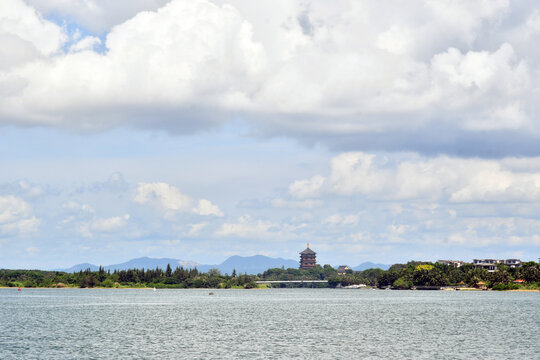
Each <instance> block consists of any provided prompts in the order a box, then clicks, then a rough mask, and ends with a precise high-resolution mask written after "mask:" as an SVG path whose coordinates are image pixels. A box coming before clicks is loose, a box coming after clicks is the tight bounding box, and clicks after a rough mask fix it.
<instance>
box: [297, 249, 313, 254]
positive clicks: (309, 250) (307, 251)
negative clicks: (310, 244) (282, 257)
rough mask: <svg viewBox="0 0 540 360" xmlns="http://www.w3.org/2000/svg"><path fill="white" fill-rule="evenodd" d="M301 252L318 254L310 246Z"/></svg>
mask: <svg viewBox="0 0 540 360" xmlns="http://www.w3.org/2000/svg"><path fill="white" fill-rule="evenodd" d="M300 254H316V252H315V251H313V250H311V249H310V248H306V250H304V251H302V252H301V253H300Z"/></svg>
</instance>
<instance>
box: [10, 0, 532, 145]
mask: <svg viewBox="0 0 540 360" xmlns="http://www.w3.org/2000/svg"><path fill="white" fill-rule="evenodd" d="M4 3H5V4H4ZM6 4H7V5H6ZM30 4H33V5H34V6H36V7H37V8H38V9H40V10H41V11H43V12H45V13H48V12H54V13H55V14H56V15H57V16H58V15H59V14H60V15H62V14H64V15H65V16H67V17H70V18H75V19H77V20H78V21H81V22H82V23H83V24H84V23H88V24H90V26H92V27H94V28H96V29H97V28H99V29H101V30H104V29H109V28H110V31H109V32H108V34H107V37H106V41H105V47H106V48H107V50H106V51H105V52H104V53H97V52H96V51H93V50H92V49H93V47H94V46H95V45H96V44H97V43H98V42H99V39H98V38H97V37H94V36H92V35H88V36H86V37H83V38H82V39H80V40H79V42H77V43H75V44H73V45H71V51H69V50H67V51H65V52H59V51H60V48H61V46H62V44H64V43H65V41H66V37H67V34H66V33H65V30H63V29H62V28H60V27H59V26H57V25H55V24H53V23H51V22H49V21H46V20H44V19H43V18H42V16H41V15H39V13H37V12H36V11H35V10H34V9H33V8H31V7H29V6H27V5H25V3H23V2H21V1H15V0H9V1H5V2H3V3H2V6H3V7H4V9H3V10H4V11H2V12H0V13H2V14H4V15H3V16H0V34H3V35H2V36H3V37H2V36H0V42H1V41H6V43H5V44H6V46H4V47H2V48H9V49H15V50H14V51H10V52H11V53H13V54H8V55H9V56H8V57H4V61H7V62H9V64H8V63H6V64H7V65H5V67H4V69H8V70H5V71H3V72H1V70H0V84H1V86H0V88H1V89H2V94H4V95H0V108H1V109H2V110H1V111H0V121H1V122H3V123H9V124H34V125H49V126H58V127H67V128H71V129H77V130H82V131H84V130H91V131H95V130H104V129H109V128H111V127H114V126H118V125H124V124H130V125H136V126H137V125H138V126H144V127H158V128H165V129H167V130H170V131H172V132H192V131H195V130H197V129H203V128H207V127H211V126H216V125H219V124H221V123H222V122H223V121H227V120H228V119H233V118H238V117H239V116H240V117H242V118H243V119H245V120H246V121H249V122H250V124H253V125H254V126H255V127H257V128H258V130H261V131H263V133H266V134H270V135H275V134H285V135H290V136H297V137H299V138H305V139H307V140H309V141H314V140H322V141H323V142H327V143H329V144H331V145H333V146H336V147H349V148H350V147H351V146H354V147H356V148H369V147H377V148H381V147H382V148H392V149H393V148H394V147H399V148H406V149H415V150H420V151H438V152H440V150H441V149H442V150H444V151H448V150H447V149H446V148H445V146H447V145H448V142H455V141H456V140H455V139H458V140H457V141H465V142H464V144H465V145H466V146H467V147H469V149H467V151H469V152H472V153H474V152H475V151H478V149H476V148H475V147H474V146H473V145H470V144H469V143H467V142H466V140H465V139H467V137H462V136H459V135H460V134H462V133H463V132H465V133H467V134H470V136H473V137H475V138H478V139H482V141H487V142H489V143H490V144H491V145H495V144H497V139H498V138H497V132H498V131H502V130H512V131H515V132H516V134H515V135H516V136H518V137H520V138H521V139H523V145H520V146H522V147H523V148H519V149H517V148H514V149H506V148H505V147H504V146H502V147H500V149H499V150H498V151H500V152H501V153H503V154H504V153H507V152H511V151H514V152H518V153H519V152H520V151H525V150H526V149H528V148H530V147H531V146H533V145H534V144H535V143H536V142H537V140H538V137H539V135H538V134H540V123H539V122H538V120H537V119H538V111H537V109H536V107H535V106H533V105H534V103H535V99H537V97H538V96H537V95H538V93H540V88H539V86H538V84H537V82H535V81H533V79H534V74H536V73H537V72H538V71H540V52H539V54H537V52H536V50H534V49H532V48H533V47H530V46H529V47H526V46H524V44H523V36H524V37H526V38H530V39H536V36H537V35H535V34H536V30H535V29H536V28H537V26H536V25H535V24H537V23H538V18H539V16H538V12H539V9H538V8H536V5H535V4H532V3H531V4H528V5H526V6H524V9H518V8H517V7H516V6H515V5H514V4H513V3H511V2H508V1H503V0H501V1H477V2H467V1H444V2H433V1H419V2H415V3H407V4H404V3H400V2H390V3H368V2H367V3H366V2H364V3H358V2H356V1H341V2H333V3H332V4H324V3H323V2H315V1H313V2H307V3H305V2H303V1H300V0H298V1H290V2H287V3H286V4H285V3H282V4H279V5H277V4H276V3H275V2H271V1H261V2H259V3H258V4H257V6H253V4H252V3H251V2H250V1H243V0H233V1H227V2H226V3H225V2H223V1H220V0H215V1H214V2H209V1H205V0H173V1H171V2H169V3H167V4H165V1H157V0H156V1H151V2H142V1H131V2H129V4H127V2H126V1H120V2H114V4H113V3H111V2H106V1H98V0H94V1H85V2H66V1H64V0H56V1H47V2H46V1H42V0H33V1H31V2H30ZM120 4H124V5H120ZM162 5H163V7H160V6H162ZM142 10H150V11H142ZM139 11H140V12H139ZM522 12H523V14H522ZM526 12H529V13H531V14H532V15H530V16H528V17H527V16H525V15H524V14H525V13H526ZM381 13H385V14H399V16H385V17H381V16H379V15H380V14H381ZM535 14H536V15H535ZM518 15H523V17H524V18H525V20H524V23H519V22H518V23H516V21H513V22H512V21H505V20H508V19H507V18H506V17H507V16H515V17H517V18H519V16H518ZM92 19H93V20H92ZM112 24H115V25H116V26H114V27H112V28H111V26H112ZM353 34H354V35H353ZM520 35H523V36H522V37H520ZM2 39H4V40H2ZM14 39H16V41H18V42H19V43H20V44H19V45H18V46H15V45H14V43H13V42H14V41H15V40H14ZM8 42H9V46H7V45H8ZM531 42H532V43H534V41H531ZM25 44H26V45H25ZM19 48H20V49H19ZM16 49H19V50H20V51H19V50H16ZM36 54H37V55H36ZM8 58H9V59H10V60H5V59H8ZM14 65H17V66H15V67H13V66H14ZM89 109H92V111H89ZM89 114H91V115H89ZM96 114H98V115H96ZM149 118H152V121H148V119H149ZM96 119H99V120H98V121H97V120H96ZM418 129H422V131H425V132H426V134H423V135H422V136H423V137H425V138H426V139H425V140H423V141H413V140H408V139H409V138H412V136H410V135H411V134H417V130H418ZM484 132H493V138H491V137H490V136H486V134H485V133H484ZM399 133H401V134H404V136H401V137H399V141H398V143H397V144H396V134H399ZM431 137H434V138H435V139H434V140H433V141H432V142H430V138H431ZM452 139H454V140H452ZM462 139H464V140H462ZM343 140H345V141H343ZM426 142H427V143H426ZM465 145H464V146H465ZM445 149H446V150H445Z"/></svg>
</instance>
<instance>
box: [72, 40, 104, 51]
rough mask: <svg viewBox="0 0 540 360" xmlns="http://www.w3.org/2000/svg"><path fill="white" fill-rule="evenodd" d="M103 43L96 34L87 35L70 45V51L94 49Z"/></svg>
mask: <svg viewBox="0 0 540 360" xmlns="http://www.w3.org/2000/svg"><path fill="white" fill-rule="evenodd" d="M100 44H101V40H100V39H99V38H97V37H95V36H85V37H84V38H82V39H80V40H79V41H77V42H76V43H75V44H73V45H71V46H70V47H69V51H70V52H78V51H92V50H94V49H95V48H96V47H97V46H99V45H100Z"/></svg>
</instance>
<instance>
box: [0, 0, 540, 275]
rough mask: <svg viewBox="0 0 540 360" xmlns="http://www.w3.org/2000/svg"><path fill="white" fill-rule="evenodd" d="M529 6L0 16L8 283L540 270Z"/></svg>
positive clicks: (189, 8) (103, 4) (0, 149)
mask: <svg viewBox="0 0 540 360" xmlns="http://www.w3.org/2000/svg"><path fill="white" fill-rule="evenodd" d="M539 42H540V5H538V2H537V1H533V0H529V1H527V0H524V1H509V0H484V1H480V0H479V1H466V0H464V1H459V0H458V1H444V0H424V1H420V0H418V1H407V2H403V1H356V0H350V1H349V0H335V1H322V0H321V1H293V0H283V1H279V0H278V1H276V0H258V1H252V0H172V1H168V0H116V1H108V0H25V1H23V0H2V1H0V165H1V167H0V268H1V267H5V268H36V267H37V268H57V267H67V266H71V265H73V264H76V263H80V262H91V263H94V264H111V263H118V262H122V261H125V260H128V259H130V258H134V257H140V256H150V257H174V258H179V259H183V260H193V261H197V262H200V263H207V264H208V263H219V262H221V261H223V260H224V259H225V258H226V257H228V256H229V255H234V254H238V255H254V254H263V255H268V256H274V257H278V256H279V257H284V258H292V259H296V258H297V254H298V251H301V250H302V249H303V248H304V247H305V243H306V242H308V241H309V242H310V243H311V244H312V248H313V249H315V250H316V251H317V252H318V254H319V256H318V257H319V262H321V263H330V264H333V265H338V264H348V265H353V266H354V265H357V264H359V263H362V262H364V261H375V262H382V263H395V262H406V261H408V260H411V259H418V260H437V259H441V258H443V259H445V258H450V259H462V260H471V259H472V258H475V257H482V258H484V257H494V258H514V257H518V258H521V259H524V260H534V259H537V258H538V256H540V218H539V216H540V215H539V214H540V118H539V115H540V109H539V106H540V105H539V104H540V102H539V101H538V99H539V98H540V46H538V44H539Z"/></svg>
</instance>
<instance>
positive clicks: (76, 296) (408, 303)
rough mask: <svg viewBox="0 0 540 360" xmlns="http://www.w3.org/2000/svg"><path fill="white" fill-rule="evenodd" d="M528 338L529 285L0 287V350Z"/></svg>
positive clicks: (411, 355)
mask: <svg viewBox="0 0 540 360" xmlns="http://www.w3.org/2000/svg"><path fill="white" fill-rule="evenodd" d="M210 291H212V292H213V293H214V295H209V292H210ZM539 344H540V293H524V292H494V291H493V292H491V291H490V292H487V291H484V292H459V291H455V292H449V291H384V290H345V289H269V290H157V291H151V290H125V289H122V290H114V289H110V290H109V289H107V290H106V289H23V290H22V291H20V292H19V291H17V289H0V359H3V360H4V359H240V358H242V359H291V358H299V359H346V358H349V359H473V358H477V359H508V358H519V359H540V345H539Z"/></svg>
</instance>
